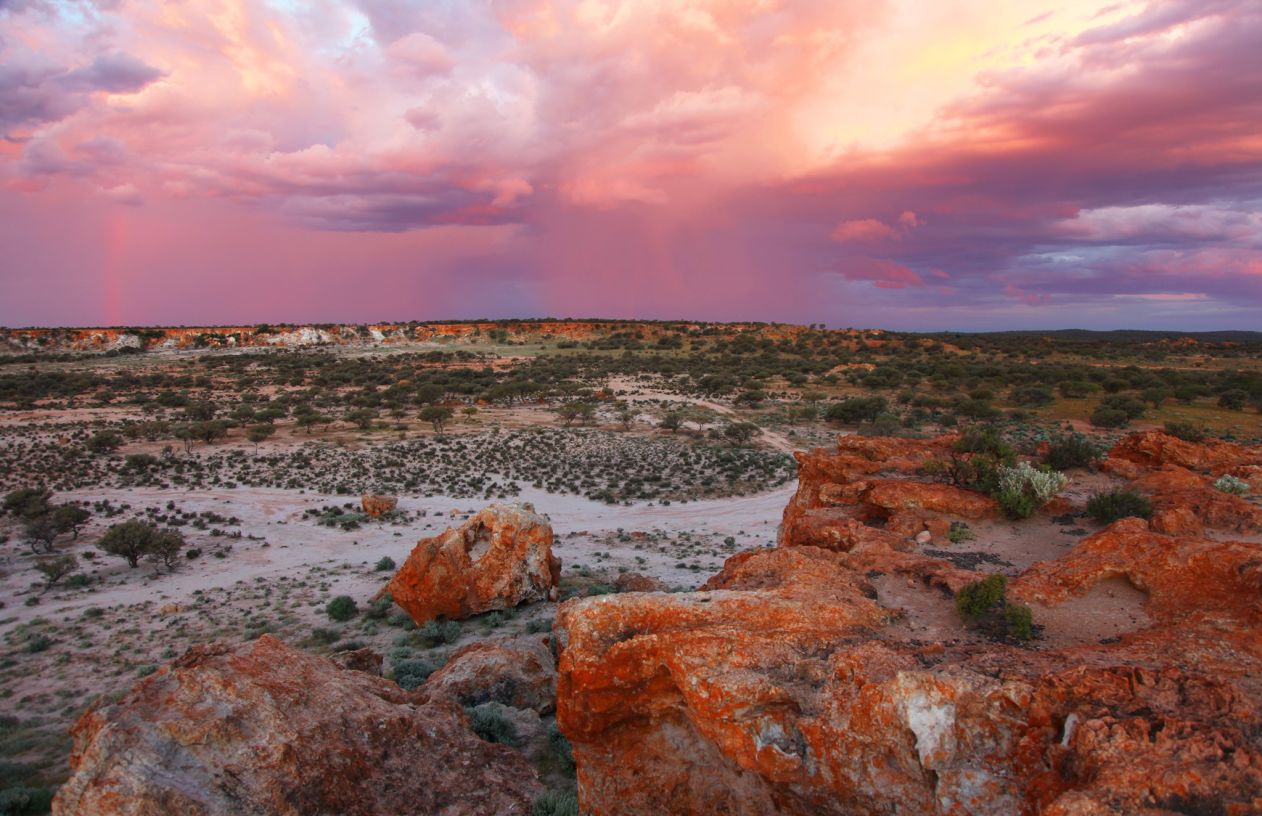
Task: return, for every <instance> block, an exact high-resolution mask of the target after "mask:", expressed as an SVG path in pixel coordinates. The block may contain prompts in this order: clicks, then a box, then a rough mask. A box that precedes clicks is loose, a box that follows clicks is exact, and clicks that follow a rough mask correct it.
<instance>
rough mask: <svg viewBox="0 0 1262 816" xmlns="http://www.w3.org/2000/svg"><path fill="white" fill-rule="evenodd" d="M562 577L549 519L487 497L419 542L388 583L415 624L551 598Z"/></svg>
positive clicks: (393, 596) (458, 617)
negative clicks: (476, 507) (485, 503)
mask: <svg viewBox="0 0 1262 816" xmlns="http://www.w3.org/2000/svg"><path fill="white" fill-rule="evenodd" d="M560 578H561V561H560V559H558V558H556V557H555V556H553V555H552V527H551V526H550V525H549V524H548V521H547V519H545V518H544V517H543V516H540V515H538V514H537V513H535V512H534V508H532V507H530V506H529V505H506V504H492V505H490V506H489V507H487V508H485V509H483V510H481V511H479V512H478V513H476V514H474V515H473V516H472V517H471V518H470V519H468V520H467V521H466V522H465V523H464V524H462V525H460V526H459V527H451V528H448V529H447V530H446V531H444V532H442V533H440V534H439V535H436V536H434V537H433V538H426V539H422V540H421V541H420V542H419V543H417V545H416V547H415V548H413V550H412V553H411V554H410V555H409V556H408V558H407V560H406V561H405V562H404V563H403V566H402V567H400V568H399V571H398V572H396V573H395V575H394V577H393V578H392V579H391V580H390V583H389V585H388V586H387V587H386V590H387V591H388V592H389V593H390V595H391V597H392V598H394V602H395V603H397V604H398V605H399V606H401V607H402V608H403V609H404V610H405V611H406V612H407V613H408V614H409V615H411V616H412V620H414V621H416V622H417V623H418V624H419V623H425V622H426V621H430V620H433V619H435V618H438V617H446V618H450V619H460V618H467V617H469V616H470V615H476V614H479V613H482V612H488V611H490V610H492V609H506V608H508V607H512V606H517V605H518V604H521V603H527V602H531V601H546V600H555V599H556V588H557V585H558V583H559V582H560Z"/></svg>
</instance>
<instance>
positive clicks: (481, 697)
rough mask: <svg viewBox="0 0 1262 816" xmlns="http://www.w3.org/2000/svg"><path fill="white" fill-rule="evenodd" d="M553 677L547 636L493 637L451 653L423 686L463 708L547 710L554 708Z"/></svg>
mask: <svg viewBox="0 0 1262 816" xmlns="http://www.w3.org/2000/svg"><path fill="white" fill-rule="evenodd" d="M556 679H557V673H556V661H555V660H554V659H553V657H552V650H551V649H550V648H549V647H548V642H547V638H546V637H521V638H496V639H494V640H479V641H477V642H475V643H470V644H469V645H468V646H465V647H462V648H460V649H458V650H456V651H455V652H453V653H452V655H451V657H449V658H448V659H447V664H446V665H445V666H443V667H442V668H441V669H439V670H438V671H437V672H436V673H435V674H433V675H432V676H431V677H430V678H429V680H428V681H427V682H426V684H425V690H426V691H427V692H428V693H430V694H431V695H435V694H445V695H447V696H449V697H453V698H455V699H456V700H458V701H459V702H460V703H461V704H462V705H467V706H469V705H478V704H479V703H485V702H497V703H502V704H503V705H507V706H512V707H513V708H531V709H534V710H535V711H538V712H539V713H540V714H547V713H549V712H551V711H552V709H553V708H555V707H556Z"/></svg>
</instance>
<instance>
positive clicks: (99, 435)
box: [88, 431, 123, 453]
mask: <svg viewBox="0 0 1262 816" xmlns="http://www.w3.org/2000/svg"><path fill="white" fill-rule="evenodd" d="M122 444H123V438H122V437H121V436H119V435H118V434H116V433H114V432H113V431H97V432H96V433H95V434H93V436H92V438H91V439H89V440H88V450H90V451H92V452H93V453H113V452H114V451H116V450H118V449H119V448H120V447H122Z"/></svg>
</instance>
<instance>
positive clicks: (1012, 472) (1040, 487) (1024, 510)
mask: <svg viewBox="0 0 1262 816" xmlns="http://www.w3.org/2000/svg"><path fill="white" fill-rule="evenodd" d="M997 477H998V480H997V483H996V486H995V499H996V501H998V502H999V506H1000V508H1002V509H1003V511H1004V512H1005V513H1007V514H1008V516H1009V517H1010V518H1015V519H1024V518H1029V517H1030V516H1032V515H1034V513H1035V512H1036V511H1037V510H1038V509H1039V508H1040V507H1042V506H1043V505H1045V504H1047V503H1048V502H1049V501H1051V500H1052V499H1053V498H1055V496H1056V494H1057V493H1059V492H1060V491H1061V490H1063V489H1064V487H1065V485H1066V484H1067V483H1068V482H1069V480H1068V479H1066V478H1065V474H1063V473H1060V472H1058V471H1055V470H1038V469H1037V468H1034V467H1033V466H1031V465H1030V463H1029V462H1019V463H1018V464H1017V465H1016V466H1015V467H1006V466H1001V467H1000V468H999V470H998V473H997Z"/></svg>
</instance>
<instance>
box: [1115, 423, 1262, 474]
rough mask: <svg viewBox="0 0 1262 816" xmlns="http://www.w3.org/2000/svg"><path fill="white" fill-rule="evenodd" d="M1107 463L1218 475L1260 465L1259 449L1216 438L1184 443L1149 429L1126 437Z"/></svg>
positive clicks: (1260, 452)
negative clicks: (1167, 467)
mask: <svg viewBox="0 0 1262 816" xmlns="http://www.w3.org/2000/svg"><path fill="white" fill-rule="evenodd" d="M1108 461H1109V462H1117V461H1125V462H1129V463H1132V464H1135V465H1139V466H1141V467H1144V468H1162V467H1166V466H1168V465H1176V466H1178V467H1181V468H1187V469H1188V470H1197V471H1202V472H1205V473H1210V474H1213V475H1215V476H1218V475H1221V474H1223V473H1227V472H1229V471H1231V470H1233V469H1236V468H1241V467H1249V466H1262V449H1259V448H1257V447H1246V446H1244V445H1236V444H1234V443H1231V442H1223V441H1221V440H1218V439H1210V440H1206V441H1205V442H1186V441H1184V440H1182V439H1179V438H1178V437H1177V436H1170V435H1169V434H1165V433H1162V432H1161V431H1156V430H1152V431H1141V432H1138V433H1132V434H1127V435H1126V436H1125V437H1123V438H1122V439H1121V440H1120V441H1119V442H1118V443H1117V444H1116V445H1114V446H1113V448H1112V449H1111V450H1110V451H1109V458H1108Z"/></svg>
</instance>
